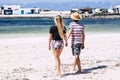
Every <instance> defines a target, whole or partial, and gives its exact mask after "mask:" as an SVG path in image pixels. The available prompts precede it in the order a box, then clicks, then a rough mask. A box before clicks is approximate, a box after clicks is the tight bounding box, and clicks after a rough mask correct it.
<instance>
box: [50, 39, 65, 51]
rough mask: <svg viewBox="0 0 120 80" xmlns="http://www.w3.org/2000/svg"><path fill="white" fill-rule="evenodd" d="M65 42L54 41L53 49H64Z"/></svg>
mask: <svg viewBox="0 0 120 80" xmlns="http://www.w3.org/2000/svg"><path fill="white" fill-rule="evenodd" d="M63 47H64V43H63V40H52V49H63Z"/></svg>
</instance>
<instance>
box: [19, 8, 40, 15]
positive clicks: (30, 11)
mask: <svg viewBox="0 0 120 80" xmlns="http://www.w3.org/2000/svg"><path fill="white" fill-rule="evenodd" d="M20 11H21V12H20V13H21V14H39V13H40V11H41V10H40V8H21V9H20Z"/></svg>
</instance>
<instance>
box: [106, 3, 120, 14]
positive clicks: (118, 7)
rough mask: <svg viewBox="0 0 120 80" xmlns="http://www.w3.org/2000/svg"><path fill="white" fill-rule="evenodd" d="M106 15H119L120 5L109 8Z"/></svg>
mask: <svg viewBox="0 0 120 80" xmlns="http://www.w3.org/2000/svg"><path fill="white" fill-rule="evenodd" d="M108 13H111V14H120V5H118V6H115V7H111V8H110V9H108Z"/></svg>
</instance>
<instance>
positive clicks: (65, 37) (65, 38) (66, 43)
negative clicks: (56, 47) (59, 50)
mask: <svg viewBox="0 0 120 80" xmlns="http://www.w3.org/2000/svg"><path fill="white" fill-rule="evenodd" d="M64 40H65V46H68V41H67V36H66V33H65V34H64Z"/></svg>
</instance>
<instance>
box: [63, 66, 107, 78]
mask: <svg viewBox="0 0 120 80" xmlns="http://www.w3.org/2000/svg"><path fill="white" fill-rule="evenodd" d="M103 68H107V66H105V65H101V66H97V67H92V68H88V69H83V71H82V72H79V71H76V72H75V73H66V74H64V75H63V77H65V76H68V75H78V74H88V73H91V72H92V71H93V70H97V69H103Z"/></svg>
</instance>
